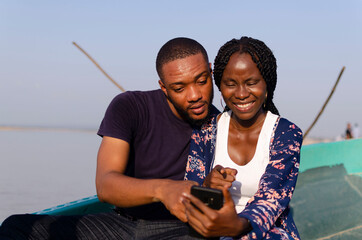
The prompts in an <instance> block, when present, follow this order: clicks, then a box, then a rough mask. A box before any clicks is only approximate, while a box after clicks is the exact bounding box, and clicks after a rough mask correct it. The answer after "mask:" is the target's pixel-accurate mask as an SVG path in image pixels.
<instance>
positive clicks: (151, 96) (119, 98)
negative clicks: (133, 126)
mask: <svg viewBox="0 0 362 240" xmlns="http://www.w3.org/2000/svg"><path fill="white" fill-rule="evenodd" d="M162 94H163V93H162V91H161V89H156V90H149V91H126V92H123V93H120V94H118V95H116V96H115V97H114V98H113V100H112V101H113V103H116V104H117V103H122V104H123V103H125V102H129V103H138V102H142V103H149V102H150V101H151V100H156V101H157V100H158V99H161V98H162Z"/></svg>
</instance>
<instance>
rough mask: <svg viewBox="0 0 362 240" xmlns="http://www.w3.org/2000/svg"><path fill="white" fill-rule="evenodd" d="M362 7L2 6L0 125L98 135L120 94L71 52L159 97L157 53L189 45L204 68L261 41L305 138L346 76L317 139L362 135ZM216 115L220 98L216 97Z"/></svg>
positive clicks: (279, 99)
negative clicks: (350, 127) (195, 46)
mask: <svg viewBox="0 0 362 240" xmlns="http://www.w3.org/2000/svg"><path fill="white" fill-rule="evenodd" d="M361 13H362V1H357V0H354V1H353V0H352V1H343V2H342V1H311V0H307V1H299V2H297V1H258V2H256V1H255V2H252V1H241V0H240V1H233V0H232V1H225V2H222V1H210V0H209V1H189V0H186V1H157V0H154V1H132V2H131V1H111V0H109V1H37V0H34V1H25V0H24V1H19V0H18V1H17V0H3V1H1V2H0V32H1V34H0V66H1V67H0V103H1V104H0V125H25V126H53V127H76V128H93V129H97V128H98V126H99V124H100V122H101V120H102V118H103V114H104V111H105V109H106V107H107V106H108V104H109V102H110V101H111V99H112V98H113V97H114V96H115V95H116V94H118V93H119V90H118V89H117V88H116V87H115V86H114V85H112V83H111V82H110V81H108V79H106V78H105V77H104V76H103V75H102V73H101V72H100V71H99V70H98V69H97V68H96V67H95V66H94V65H93V64H92V63H91V62H90V61H89V60H88V59H87V58H86V57H85V56H84V55H83V54H82V53H81V52H80V51H79V50H78V49H76V48H75V47H74V46H73V45H72V41H75V42H77V43H78V44H79V45H80V46H81V47H83V48H84V49H85V50H86V51H87V52H88V53H89V54H90V55H91V56H92V57H94V58H95V59H96V61H97V62H98V63H99V64H100V65H101V66H102V67H103V68H104V69H105V71H106V72H108V74H109V75H111V76H112V77H113V78H114V79H115V80H116V81H118V82H119V83H120V84H121V85H122V86H123V87H124V88H125V89H127V90H150V89H155V88H158V84H157V80H158V77H157V74H156V70H155V58H156V55H157V52H158V50H159V48H160V47H161V46H162V45H163V44H164V43H165V42H166V41H168V40H169V39H171V38H174V37H179V36H186V37H190V38H194V39H196V40H197V41H199V42H200V43H201V44H202V45H203V46H204V47H205V48H206V50H207V51H208V53H209V57H210V61H211V62H213V60H214V58H215V55H216V53H217V51H218V49H219V48H220V46H222V45H223V44H224V43H225V42H226V41H228V40H230V39H232V38H239V37H241V36H251V37H254V38H257V39H260V40H262V41H264V42H265V43H266V44H267V45H268V46H269V47H270V48H271V49H272V50H273V52H274V54H275V56H276V58H277V62H278V84H277V89H276V92H275V97H274V101H275V103H276V106H277V107H278V109H279V111H280V113H281V115H282V116H283V117H286V118H288V119H289V120H291V121H293V122H295V123H296V124H297V125H298V126H299V127H301V128H302V129H303V130H306V129H307V128H308V127H309V125H310V124H311V123H312V121H313V119H314V118H315V116H316V115H317V113H318V112H319V110H320V108H321V107H322V104H323V102H324V101H325V99H326V98H327V96H328V94H329V92H330V91H331V89H332V86H333V84H334V82H335V81H336V79H337V76H338V74H339V71H340V70H341V68H342V66H346V70H345V72H344V74H343V77H342V79H341V82H340V84H339V86H338V87H337V90H336V92H335V94H334V96H333V97H332V99H331V101H330V103H329V105H328V106H327V108H326V109H325V112H324V114H323V115H322V117H321V118H320V120H319V121H318V123H317V124H316V125H315V127H314V129H313V130H312V131H311V133H310V136H313V137H332V138H333V137H336V136H337V135H340V134H342V133H343V132H344V130H345V127H346V124H347V122H351V123H353V124H354V123H359V125H360V126H361V125H362V111H361V110H360V109H361V108H360V106H361V103H362V100H361V90H362V81H360V78H361V76H362V66H361V60H360V57H361V56H362V46H361V43H362V31H361V30H360V29H361V25H362V14H361ZM214 101H215V105H216V106H218V107H219V106H220V104H219V102H220V94H219V93H218V90H217V89H215V100H214Z"/></svg>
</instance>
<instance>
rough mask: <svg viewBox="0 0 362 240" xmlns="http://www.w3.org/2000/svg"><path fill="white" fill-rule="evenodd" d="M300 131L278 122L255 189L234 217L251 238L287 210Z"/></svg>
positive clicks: (260, 235) (261, 233)
mask: <svg viewBox="0 0 362 240" xmlns="http://www.w3.org/2000/svg"><path fill="white" fill-rule="evenodd" d="M302 141H303V133H302V131H301V130H300V129H299V128H298V127H297V126H296V125H294V124H293V123H291V122H289V121H288V120H286V119H283V118H281V119H280V120H279V124H278V127H277V128H276V130H275V132H274V137H273V139H272V145H271V149H270V161H269V163H268V165H267V167H266V170H265V173H264V174H263V176H262V177H261V179H260V182H259V189H258V191H257V192H256V194H255V195H254V196H253V197H252V198H251V199H250V200H249V202H248V204H247V206H246V207H245V209H244V210H243V211H242V212H241V213H240V214H238V215H239V216H240V217H243V218H246V219H248V220H249V221H250V223H251V225H252V228H253V230H252V231H251V232H250V233H249V237H250V238H251V239H254V238H256V239H261V238H264V237H265V236H266V233H267V232H268V231H269V230H270V229H271V228H272V227H273V226H274V225H275V222H276V221H277V219H278V218H279V216H280V215H281V214H282V213H283V211H284V210H285V209H286V208H287V207H288V205H289V202H290V200H291V198H292V195H293V191H294V188H295V185H296V182H297V177H298V171H299V160H300V148H301V145H302Z"/></svg>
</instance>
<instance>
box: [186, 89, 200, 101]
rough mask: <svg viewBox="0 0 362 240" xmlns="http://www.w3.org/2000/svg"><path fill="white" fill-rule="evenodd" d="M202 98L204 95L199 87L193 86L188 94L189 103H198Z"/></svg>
mask: <svg viewBox="0 0 362 240" xmlns="http://www.w3.org/2000/svg"><path fill="white" fill-rule="evenodd" d="M201 98H202V93H201V91H200V89H199V88H198V87H195V86H192V87H190V89H189V91H188V94H187V100H188V101H189V102H197V101H199V100H200V99H201Z"/></svg>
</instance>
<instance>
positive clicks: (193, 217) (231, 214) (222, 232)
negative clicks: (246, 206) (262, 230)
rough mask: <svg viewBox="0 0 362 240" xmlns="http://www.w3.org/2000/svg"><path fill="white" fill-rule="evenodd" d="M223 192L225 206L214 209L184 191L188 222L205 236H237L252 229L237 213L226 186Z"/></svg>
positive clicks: (183, 200)
mask: <svg viewBox="0 0 362 240" xmlns="http://www.w3.org/2000/svg"><path fill="white" fill-rule="evenodd" d="M223 194H224V199H225V202H224V206H223V207H222V208H221V209H220V210H213V209H211V208H209V207H208V206H206V205H205V204H204V203H203V202H201V201H200V200H199V199H198V198H196V197H194V196H192V195H191V194H188V193H183V196H184V197H183V199H182V202H183V203H184V205H185V208H186V217H187V220H188V223H189V224H190V226H191V227H193V228H194V229H195V230H196V231H197V232H199V233H200V234H202V235H203V236H205V237H219V236H237V235H239V234H241V233H247V232H248V231H250V230H251V227H250V223H249V222H248V220H247V219H245V218H240V217H239V216H238V215H237V214H236V211H235V205H234V202H233V200H232V198H231V195H230V193H229V191H228V190H227V188H226V187H225V188H223ZM191 203H192V204H193V205H195V206H196V207H195V206H193V205H192V204H191ZM198 209H200V211H199V210H198Z"/></svg>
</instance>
